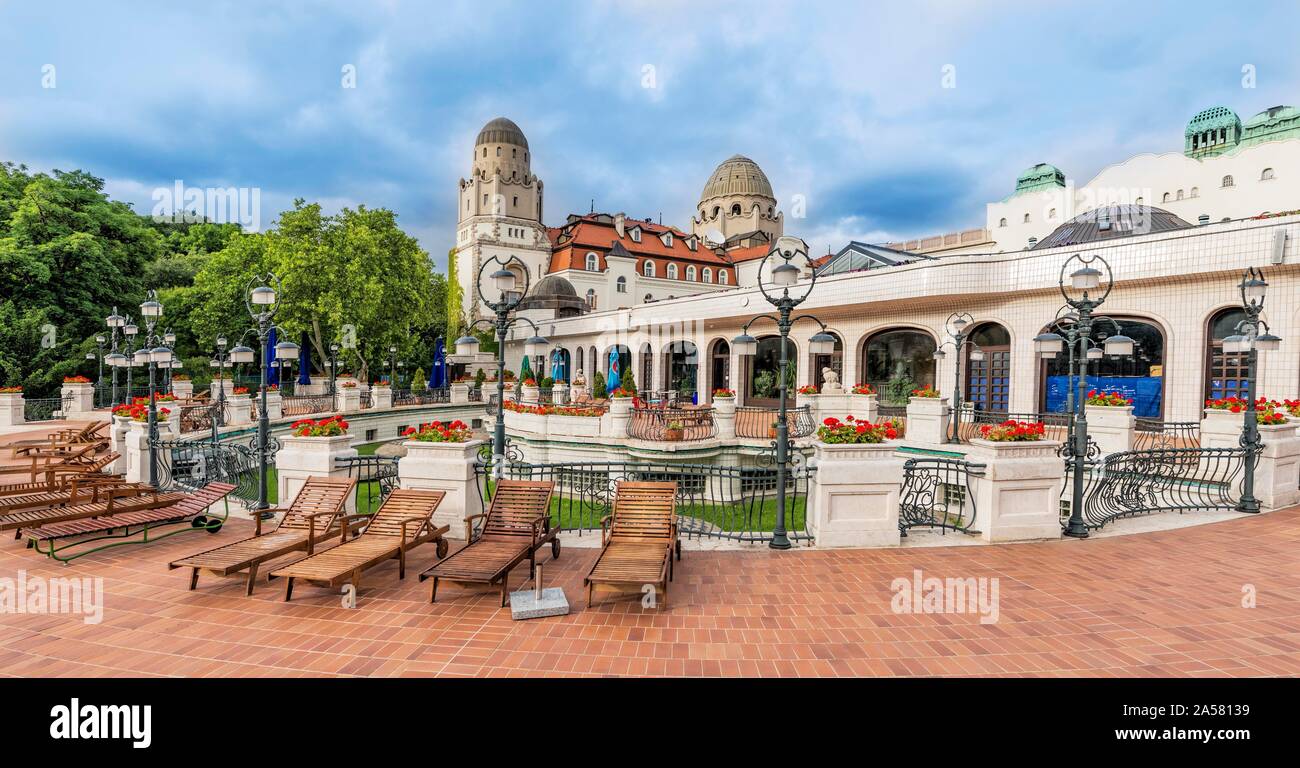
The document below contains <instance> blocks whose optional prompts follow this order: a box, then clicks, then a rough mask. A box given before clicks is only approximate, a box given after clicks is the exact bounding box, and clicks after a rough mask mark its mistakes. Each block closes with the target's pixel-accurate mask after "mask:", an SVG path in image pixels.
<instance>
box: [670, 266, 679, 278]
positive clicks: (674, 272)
mask: <svg viewBox="0 0 1300 768" xmlns="http://www.w3.org/2000/svg"><path fill="white" fill-rule="evenodd" d="M668 279H669V280H676V279H677V265H676V264H669V265H668Z"/></svg>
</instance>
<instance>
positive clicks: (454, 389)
mask: <svg viewBox="0 0 1300 768" xmlns="http://www.w3.org/2000/svg"><path fill="white" fill-rule="evenodd" d="M447 397H448V399H449V400H450V401H451V404H452V405H464V404H465V403H468V402H469V382H466V381H457V382H453V383H452V385H451V387H450V392H449V393H448V395H447Z"/></svg>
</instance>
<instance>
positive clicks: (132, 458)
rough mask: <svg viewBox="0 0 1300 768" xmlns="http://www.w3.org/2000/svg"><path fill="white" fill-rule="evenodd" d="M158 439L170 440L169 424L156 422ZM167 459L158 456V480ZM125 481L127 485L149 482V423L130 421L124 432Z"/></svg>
mask: <svg viewBox="0 0 1300 768" xmlns="http://www.w3.org/2000/svg"><path fill="white" fill-rule="evenodd" d="M157 426H158V439H159V440H170V439H171V438H172V430H171V424H169V423H168V422H166V421H159V422H158V425H157ZM168 458H169V457H167V456H164V455H163V454H162V452H159V455H158V467H159V472H158V478H159V479H160V480H161V479H162V477H163V472H162V467H163V464H164V463H165V462H166V461H167V460H168ZM126 480H127V482H129V483H147V482H149V422H147V421H131V423H130V425H129V428H128V429H127V432H126Z"/></svg>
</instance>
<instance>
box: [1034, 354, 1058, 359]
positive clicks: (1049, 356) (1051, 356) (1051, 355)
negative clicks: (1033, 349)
mask: <svg viewBox="0 0 1300 768" xmlns="http://www.w3.org/2000/svg"><path fill="white" fill-rule="evenodd" d="M1056 354H1057V353H1055V352H1039V353H1038V356H1039V357H1040V358H1042V359H1044V360H1052V359H1054V358H1055V357H1056Z"/></svg>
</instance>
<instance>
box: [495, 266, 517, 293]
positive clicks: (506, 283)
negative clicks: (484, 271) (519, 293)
mask: <svg viewBox="0 0 1300 768" xmlns="http://www.w3.org/2000/svg"><path fill="white" fill-rule="evenodd" d="M515 280H516V278H515V273H514V272H511V271H510V270H508V269H505V268H504V267H503V268H501V269H498V270H497V271H495V272H493V273H492V285H494V286H496V288H497V290H499V291H501V292H503V293H506V292H509V291H513V290H514V289H515Z"/></svg>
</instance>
